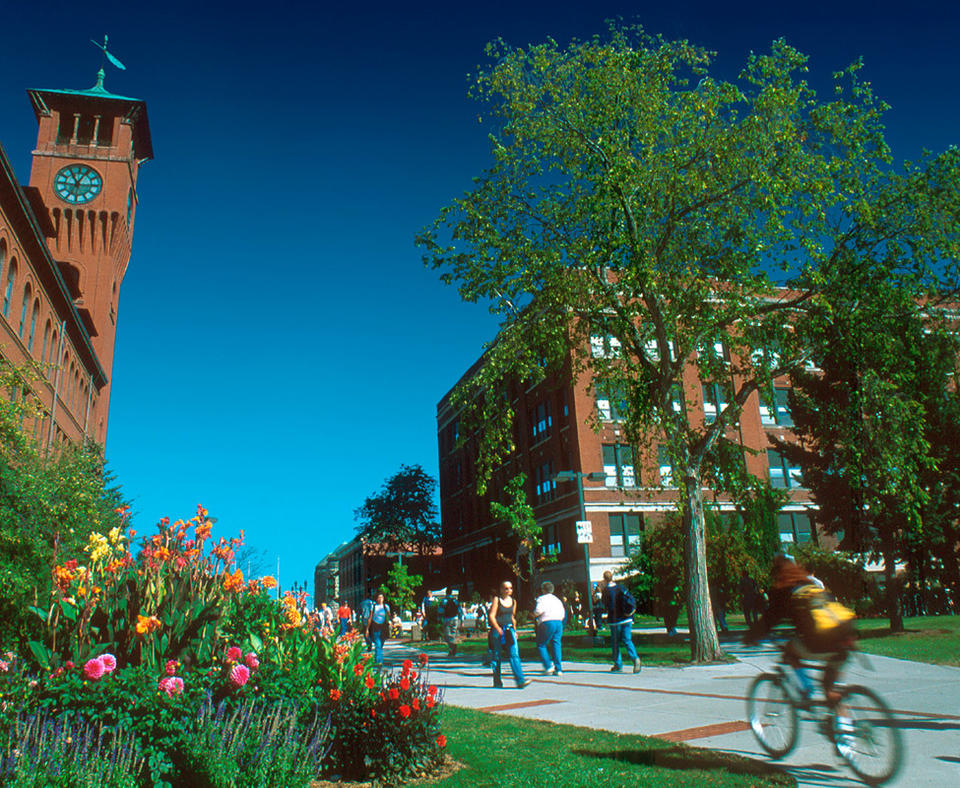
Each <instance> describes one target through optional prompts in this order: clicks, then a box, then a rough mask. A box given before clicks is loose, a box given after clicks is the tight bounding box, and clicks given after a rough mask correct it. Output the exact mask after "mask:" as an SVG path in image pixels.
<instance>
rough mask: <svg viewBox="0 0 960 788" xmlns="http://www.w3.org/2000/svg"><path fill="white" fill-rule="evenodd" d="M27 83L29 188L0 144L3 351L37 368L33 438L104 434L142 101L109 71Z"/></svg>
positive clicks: (147, 142)
mask: <svg viewBox="0 0 960 788" xmlns="http://www.w3.org/2000/svg"><path fill="white" fill-rule="evenodd" d="M27 93H28V95H29V97H30V102H31V104H32V105H33V111H34V114H35V115H36V118H37V122H38V124H39V129H38V132H37V147H36V149H35V150H34V151H33V167H32V169H31V173H30V183H29V185H28V186H21V185H20V184H19V183H18V182H17V179H16V176H15V175H14V172H13V169H12V167H11V166H10V162H9V160H8V159H7V157H6V154H5V153H4V152H3V150H2V148H0V355H2V356H3V357H4V358H6V359H7V360H8V361H10V362H12V363H14V364H16V365H18V366H21V367H23V366H32V367H33V368H34V369H35V370H36V372H37V375H38V378H39V379H38V381H37V382H35V383H33V384H32V386H33V390H34V392H35V393H36V394H37V396H38V397H39V399H40V402H41V405H42V408H43V415H42V417H41V418H39V419H37V420H36V421H35V423H33V424H29V425H25V426H26V427H27V429H29V430H32V432H33V434H34V435H35V436H36V437H37V439H38V440H41V441H42V442H43V443H44V445H48V446H49V445H53V444H56V443H60V442H63V441H82V440H85V439H92V440H94V441H96V442H98V443H101V444H102V443H104V442H105V441H106V436H107V420H108V415H109V406H110V374H111V371H112V368H113V347H114V340H115V338H116V326H117V317H118V310H119V299H120V287H121V284H122V283H123V277H124V274H125V273H126V271H127V264H128V263H129V260H130V252H131V244H132V240H133V225H134V220H135V217H136V211H137V205H138V199H137V177H138V175H139V172H140V166H141V165H142V164H143V163H144V162H145V161H148V160H149V159H151V158H153V145H152V142H151V138H150V128H149V124H148V122H147V109H146V105H145V104H144V102H143V101H141V100H140V99H134V98H128V97H125V96H117V95H114V94H113V93H110V92H108V91H107V90H106V89H105V88H104V87H103V71H102V70H101V71H100V73H99V75H98V79H97V83H96V85H94V87H92V88H90V89H89V90H63V89H55V90H53V89H51V90H29V91H27ZM8 116H9V113H8Z"/></svg>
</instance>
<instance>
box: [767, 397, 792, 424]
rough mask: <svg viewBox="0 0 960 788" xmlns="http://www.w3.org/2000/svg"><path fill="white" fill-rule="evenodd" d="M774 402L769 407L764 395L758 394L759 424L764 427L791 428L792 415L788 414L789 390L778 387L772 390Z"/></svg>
mask: <svg viewBox="0 0 960 788" xmlns="http://www.w3.org/2000/svg"><path fill="white" fill-rule="evenodd" d="M773 396H774V401H773V404H772V405H771V404H770V402H769V400H768V398H767V395H766V393H763V392H761V394H760V423H761V424H763V426H764V427H792V426H793V415H792V414H791V413H790V400H789V397H790V389H789V388H782V387H778V388H775V389H774V390H773Z"/></svg>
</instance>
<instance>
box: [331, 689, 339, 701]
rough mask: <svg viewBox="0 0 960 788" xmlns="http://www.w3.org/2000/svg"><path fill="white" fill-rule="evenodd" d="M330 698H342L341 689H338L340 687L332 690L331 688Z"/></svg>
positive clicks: (336, 699) (335, 699) (334, 699)
mask: <svg viewBox="0 0 960 788" xmlns="http://www.w3.org/2000/svg"><path fill="white" fill-rule="evenodd" d="M330 700H332V701H338V700H340V690H338V689H332V690H330Z"/></svg>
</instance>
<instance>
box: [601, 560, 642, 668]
mask: <svg viewBox="0 0 960 788" xmlns="http://www.w3.org/2000/svg"><path fill="white" fill-rule="evenodd" d="M603 583H604V589H603V594H602V599H603V605H604V607H605V608H606V611H607V621H608V622H609V623H610V648H611V649H612V650H613V667H612V668H610V670H611V672H613V673H619V672H620V671H621V670H623V661H622V659H621V656H620V649H621V648H622V647H623V648H626V650H627V656H628V657H629V658H630V659H632V660H633V672H634V673H639V672H640V657H639V656H637V650H636V649H635V648H634V646H633V634H632V632H631V629H632V628H633V611H634V610H635V609H636V602H635V601H634V599H633V595H632V594H630V592H629V591H627V590H626V589H625V588H622V587H621V586H619V585H617V583H615V582H614V580H613V572H610V571H606V572H604V573H603Z"/></svg>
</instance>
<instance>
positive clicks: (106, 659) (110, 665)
mask: <svg viewBox="0 0 960 788" xmlns="http://www.w3.org/2000/svg"><path fill="white" fill-rule="evenodd" d="M97 659H99V660H100V663H101V664H102V665H103V672H104V673H113V671H115V670H116V669H117V658H116V657H115V656H113V654H101V655H100V656H99V657H97Z"/></svg>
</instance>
